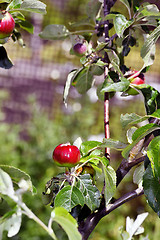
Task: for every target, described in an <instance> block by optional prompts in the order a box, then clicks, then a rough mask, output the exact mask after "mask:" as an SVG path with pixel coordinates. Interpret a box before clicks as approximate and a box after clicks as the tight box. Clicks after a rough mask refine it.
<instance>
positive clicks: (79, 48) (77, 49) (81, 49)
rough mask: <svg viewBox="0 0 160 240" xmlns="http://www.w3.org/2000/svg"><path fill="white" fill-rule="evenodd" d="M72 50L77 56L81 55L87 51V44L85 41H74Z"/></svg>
mask: <svg viewBox="0 0 160 240" xmlns="http://www.w3.org/2000/svg"><path fill="white" fill-rule="evenodd" d="M73 51H74V53H75V54H76V55H78V56H83V55H84V54H85V53H86V51H87V46H86V44H85V43H76V44H75V45H74V46H73Z"/></svg>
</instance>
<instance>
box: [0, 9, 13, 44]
mask: <svg viewBox="0 0 160 240" xmlns="http://www.w3.org/2000/svg"><path fill="white" fill-rule="evenodd" d="M0 15H2V18H1V19H0V39H4V38H6V37H9V36H10V35H11V33H12V32H13V29H14V27H15V21H14V19H13V17H12V15H11V14H10V13H9V12H7V11H1V12H0Z"/></svg>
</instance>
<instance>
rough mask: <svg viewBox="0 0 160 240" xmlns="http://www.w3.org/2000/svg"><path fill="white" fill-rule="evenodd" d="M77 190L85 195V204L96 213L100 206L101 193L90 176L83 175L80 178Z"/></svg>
mask: <svg viewBox="0 0 160 240" xmlns="http://www.w3.org/2000/svg"><path fill="white" fill-rule="evenodd" d="M77 188H78V189H79V190H80V191H81V192H82V193H83V196H84V198H85V204H86V205H87V206H88V207H89V208H90V209H91V211H94V210H95V209H96V208H98V207H99V205H100V192H99V190H98V188H97V187H96V186H95V185H93V183H92V180H91V177H90V174H84V175H81V176H80V177H79V178H78V183H77Z"/></svg>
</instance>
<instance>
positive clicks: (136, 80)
mask: <svg viewBox="0 0 160 240" xmlns="http://www.w3.org/2000/svg"><path fill="white" fill-rule="evenodd" d="M129 80H130V81H131V85H133V87H134V85H140V84H145V77H144V74H143V73H139V72H138V71H133V74H131V75H130V76H129ZM126 92H127V94H128V95H137V94H139V92H138V91H136V90H135V89H134V88H132V87H129V89H128V90H127V91H126Z"/></svg>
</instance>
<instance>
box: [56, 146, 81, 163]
mask: <svg viewBox="0 0 160 240" xmlns="http://www.w3.org/2000/svg"><path fill="white" fill-rule="evenodd" d="M53 160H54V161H55V163H56V164H57V165H58V166H60V167H73V166H75V165H76V164H77V163H78V162H79V161H80V151H79V149H78V148H77V147H76V146H74V145H70V144H69V143H66V144H60V145H58V146H57V147H56V148H55V149H54V151H53Z"/></svg>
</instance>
